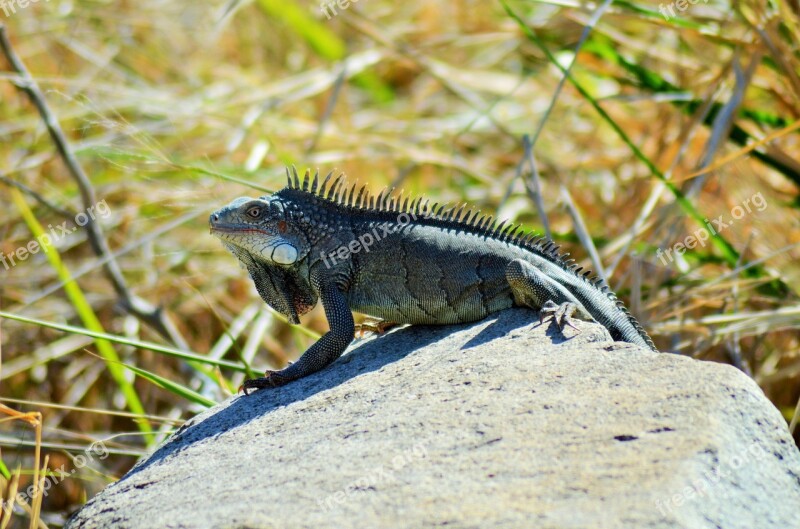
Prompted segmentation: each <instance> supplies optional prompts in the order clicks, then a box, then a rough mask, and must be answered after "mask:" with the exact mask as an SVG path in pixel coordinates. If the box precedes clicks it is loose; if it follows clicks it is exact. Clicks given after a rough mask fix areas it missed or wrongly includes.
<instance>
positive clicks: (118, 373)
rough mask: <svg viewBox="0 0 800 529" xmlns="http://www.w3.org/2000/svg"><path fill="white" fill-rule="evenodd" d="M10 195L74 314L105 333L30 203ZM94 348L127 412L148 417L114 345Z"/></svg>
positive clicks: (14, 192) (143, 426)
mask: <svg viewBox="0 0 800 529" xmlns="http://www.w3.org/2000/svg"><path fill="white" fill-rule="evenodd" d="M10 193H11V198H12V200H13V201H14V204H15V205H16V206H17V209H19V211H20V213H21V215H22V218H23V219H24V220H25V224H27V225H28V229H30V230H31V233H33V236H34V237H35V238H36V240H37V241H38V242H39V246H40V248H41V250H42V251H43V252H44V254H45V256H46V257H47V259H48V261H50V265H51V266H52V267H53V268H54V269H55V270H56V274H57V275H58V278H59V279H60V280H61V281H62V282H63V283H64V292H65V293H66V294H67V297H68V298H69V300H70V302H71V303H72V306H73V307H75V311H76V312H77V313H78V316H79V317H80V319H81V321H83V324H84V325H85V326H86V327H87V328H88V329H89V330H92V331H95V332H105V331H104V329H103V325H102V324H101V323H100V320H99V319H98V318H97V315H96V314H95V313H94V310H92V307H91V305H90V304H89V302H88V301H87V300H86V297H85V296H84V295H83V291H82V290H81V289H80V287H79V286H78V283H76V282H75V281H72V276H71V274H70V272H69V270H68V269H67V267H66V266H65V265H64V263H63V262H62V261H61V256H60V255H59V254H58V251H57V250H56V248H55V246H54V245H53V244H52V241H51V240H50V238H49V236H48V235H47V234H46V233H45V231H44V228H42V225H41V224H39V221H38V220H37V219H36V216H35V215H34V214H33V212H32V211H31V209H30V208H29V207H28V204H27V202H25V198H24V197H23V196H22V193H21V192H20V191H19V190H18V189H17V188H12V189H11V190H10ZM95 345H96V346H97V351H98V352H99V353H100V356H102V357H103V358H104V359H106V360H107V361H108V362H109V366H108V369H109V373H110V374H111V377H112V378H113V379H114V381H115V382H116V383H117V385H118V386H119V389H120V391H121V392H122V395H123V397H124V398H125V403H126V405H127V406H128V409H129V410H130V411H131V412H132V413H135V414H137V415H142V416H143V415H146V414H145V411H144V406H142V403H141V401H140V400H139V395H138V394H137V393H136V389H135V388H134V387H133V384H132V383H131V382H129V381H128V380H127V379H126V378H125V372H124V371H123V370H122V368H120V366H118V365H117V364H115V362H119V356H118V355H117V352H116V351H115V350H114V348H113V347H112V346H111V343H110V342H109V341H108V340H103V339H100V338H98V339H95ZM136 423H137V425H138V426H139V429H140V430H141V431H142V433H144V434H145V436H144V437H145V439H146V441H147V444H150V443H152V442H153V441H154V440H155V437H154V436H153V429H152V427H151V425H150V422H149V421H148V420H147V419H144V418H142V419H141V420H138V421H136Z"/></svg>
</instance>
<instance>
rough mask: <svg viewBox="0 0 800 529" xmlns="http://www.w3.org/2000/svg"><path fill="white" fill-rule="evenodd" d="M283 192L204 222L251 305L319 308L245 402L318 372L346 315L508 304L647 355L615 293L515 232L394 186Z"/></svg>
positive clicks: (301, 185) (298, 310)
mask: <svg viewBox="0 0 800 529" xmlns="http://www.w3.org/2000/svg"><path fill="white" fill-rule="evenodd" d="M286 174H287V180H288V183H287V185H286V187H284V188H283V189H281V190H280V191H277V192H275V193H272V194H271V195H266V196H262V197H260V198H250V197H240V198H237V199H235V200H233V201H232V202H231V203H230V204H228V205H227V206H225V207H222V208H220V209H219V210H217V211H215V212H214V213H212V214H211V216H210V218H209V225H210V231H211V233H212V234H213V235H215V236H216V237H218V238H219V239H220V240H221V241H222V243H223V245H224V246H225V247H226V248H227V249H228V250H229V251H230V252H231V253H232V254H233V255H234V256H235V257H236V258H237V259H238V260H239V261H240V263H241V265H243V267H244V268H246V269H247V271H248V272H249V274H250V277H251V278H252V280H253V281H254V283H255V286H256V290H258V293H259V295H260V296H261V298H262V299H263V300H264V301H265V302H266V303H267V304H268V305H270V306H271V307H272V308H273V309H275V311H277V312H278V313H280V314H282V315H283V316H285V317H286V318H287V320H288V321H289V322H290V323H293V324H297V323H299V321H300V320H299V316H301V315H303V314H305V313H307V312H308V311H310V310H311V309H312V308H313V307H314V306H315V305H316V304H317V301H321V302H322V306H323V308H324V309H325V316H326V318H327V320H328V325H329V330H328V332H327V333H325V334H324V335H323V336H322V337H321V338H320V339H319V340H318V341H317V342H315V343H314V344H313V345H312V346H311V347H309V348H308V350H306V351H305V353H303V355H302V356H301V357H300V358H299V360H298V361H297V362H295V363H293V364H290V365H289V366H287V367H286V368H284V369H281V370H277V371H275V370H268V371H266V372H265V374H264V376H263V377H260V378H255V379H250V380H247V381H245V383H244V384H243V389H244V392H245V394H248V392H249V391H252V390H257V389H261V388H267V387H278V386H282V385H284V384H286V383H288V382H291V381H293V380H297V379H299V378H302V377H304V376H306V375H309V374H311V373H314V372H316V371H319V370H320V369H323V368H324V367H326V366H328V365H330V364H331V363H332V362H333V361H334V360H336V359H337V358H339V356H341V354H342V353H343V352H344V351H345V349H346V348H347V346H348V345H349V344H350V343H351V342H352V341H353V339H354V333H355V330H356V325H355V323H354V319H353V311H356V312H360V313H363V314H366V315H369V316H372V317H376V318H380V319H381V320H383V321H384V322H387V323H389V324H436V325H446V324H456V323H467V322H473V321H477V320H481V319H483V318H485V317H487V316H488V315H490V314H492V313H494V312H497V311H500V310H504V309H507V308H510V307H512V306H522V307H529V308H531V309H534V310H537V311H540V317H542V318H544V317H552V318H554V320H555V321H556V323H557V324H558V326H559V328H561V329H563V328H564V326H565V325H570V326H573V327H574V324H573V323H572V319H571V318H572V317H577V318H579V319H582V320H586V321H595V322H599V323H600V324H602V325H603V326H604V327H605V328H606V329H608V331H609V333H610V334H611V337H612V338H614V339H615V340H619V341H625V342H630V343H633V344H637V345H640V346H643V347H646V348H649V349H651V350H654V351H657V349H656V347H655V345H654V344H653V342H652V340H651V339H650V337H649V336H648V335H647V333H646V332H645V331H644V329H642V327H641V326H640V325H639V323H638V322H637V321H636V319H635V318H634V317H633V316H632V315H631V314H630V312H629V311H628V310H627V309H626V308H625V306H624V305H623V304H622V302H621V301H619V299H618V298H617V297H616V295H615V294H614V293H613V292H612V291H611V290H610V289H609V288H608V287H607V286H606V285H605V284H604V282H603V281H602V280H600V279H598V278H595V277H592V276H591V273H590V272H588V271H583V270H582V269H581V268H580V267H578V266H577V265H576V264H575V261H574V260H572V259H568V257H567V256H568V255H569V254H562V253H560V252H559V247H558V246H557V245H556V244H555V243H554V242H553V241H551V240H549V239H547V238H543V237H537V236H536V235H534V234H526V233H524V232H522V231H521V227H520V225H514V224H510V223H508V222H505V221H504V222H499V223H498V222H496V221H495V220H493V219H492V217H491V216H488V215H482V214H481V213H480V211H476V210H474V209H471V208H468V207H466V205H461V206H457V207H448V206H446V205H439V204H438V203H435V204H433V205H431V204H430V202H429V201H427V200H423V199H422V198H416V199H411V198H410V197H406V198H405V199H404V198H403V197H402V194H401V195H400V196H395V195H394V193H393V190H384V191H382V192H381V193H379V194H378V195H377V196H374V195H370V194H369V193H367V192H366V186H362V187H361V188H360V189H357V186H356V184H353V185H352V186H349V187H348V186H347V185H346V184H345V183H344V179H343V175H341V174H340V175H338V176H337V177H336V178H334V179H333V180H331V178H332V176H333V173H330V174H328V175H327V177H325V178H324V179H321V178H320V177H319V173H318V172H317V173H316V174H314V176H313V178H312V177H311V175H310V172H309V171H306V173H305V175H304V176H303V177H302V178H301V177H300V176H299V175H298V173H297V171H296V169H294V168H292V169H291V171H290V170H289V169H288V168H287V171H286Z"/></svg>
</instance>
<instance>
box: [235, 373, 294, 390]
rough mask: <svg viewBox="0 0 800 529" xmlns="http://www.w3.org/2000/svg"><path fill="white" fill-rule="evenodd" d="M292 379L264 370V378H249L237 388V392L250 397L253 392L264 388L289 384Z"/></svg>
mask: <svg viewBox="0 0 800 529" xmlns="http://www.w3.org/2000/svg"><path fill="white" fill-rule="evenodd" d="M291 381H292V379H291V378H289V377H286V376H284V375H281V372H280V371H272V370H269V369H268V370H266V371H264V376H263V377H260V378H251V379H248V380H245V381H244V384H242V385H241V386H240V387H239V391H243V392H244V394H245V395H250V393H251V392H253V391H258V390H259V389H264V388H277V387H278V386H283V385H285V384H288V383H289V382H291Z"/></svg>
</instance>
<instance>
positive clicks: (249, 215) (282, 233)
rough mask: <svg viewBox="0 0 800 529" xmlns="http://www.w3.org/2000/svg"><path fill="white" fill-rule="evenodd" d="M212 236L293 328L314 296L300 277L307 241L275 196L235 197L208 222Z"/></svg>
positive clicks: (304, 280)
mask: <svg viewBox="0 0 800 529" xmlns="http://www.w3.org/2000/svg"><path fill="white" fill-rule="evenodd" d="M209 227H210V229H211V233H212V234H213V235H215V236H217V237H218V238H219V239H220V240H221V241H222V243H223V244H224V245H225V247H226V248H227V249H228V250H229V251H230V252H231V253H232V254H233V255H234V256H236V258H237V259H239V261H240V262H241V263H242V264H243V265H244V266H245V267H246V268H247V270H248V272H250V277H252V278H253V282H254V283H255V285H256V289H257V290H258V293H259V295H261V298H262V299H263V300H264V301H266V302H267V304H269V305H270V306H271V307H273V308H274V309H275V310H276V311H278V312H280V313H281V314H283V315H284V316H286V317H287V318H288V319H289V321H290V322H291V323H299V321H300V320H299V318H298V315H299V314H304V313H306V312H308V311H309V310H311V309H312V308H313V307H314V305H315V304H316V302H317V297H316V294H315V293H314V292H313V290H312V289H311V287H310V285H309V284H308V280H307V279H306V278H304V277H303V275H302V274H301V269H302V268H303V261H304V260H305V258H306V256H307V255H308V252H309V245H308V240H307V239H306V237H305V236H304V235H303V232H302V231H301V230H300V229H298V228H297V227H296V226H295V224H294V223H293V222H292V220H291V219H290V218H289V217H288V214H287V211H286V208H285V207H284V205H283V204H282V203H281V201H280V199H279V198H277V197H261V198H249V197H239V198H237V199H235V200H234V201H233V202H231V203H230V204H228V205H227V206H225V207H223V208H220V209H218V210H217V211H215V212H214V213H212V214H211V216H210V217H209Z"/></svg>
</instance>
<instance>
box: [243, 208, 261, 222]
mask: <svg viewBox="0 0 800 529" xmlns="http://www.w3.org/2000/svg"><path fill="white" fill-rule="evenodd" d="M246 213H247V216H248V217H252V218H254V219H257V218H258V217H259V216H261V208H260V207H258V206H253V207H252V208H249V209H248V210H247V211H246Z"/></svg>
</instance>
